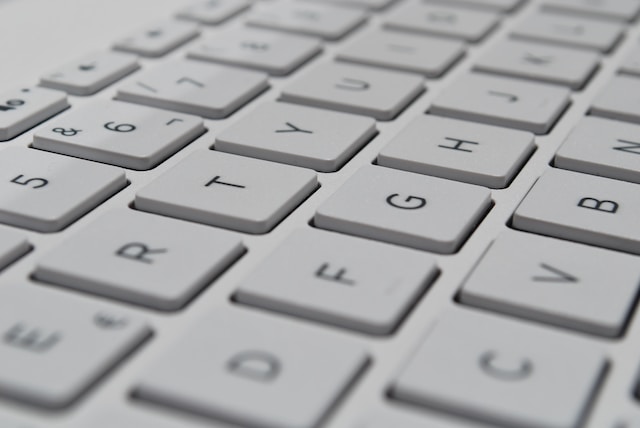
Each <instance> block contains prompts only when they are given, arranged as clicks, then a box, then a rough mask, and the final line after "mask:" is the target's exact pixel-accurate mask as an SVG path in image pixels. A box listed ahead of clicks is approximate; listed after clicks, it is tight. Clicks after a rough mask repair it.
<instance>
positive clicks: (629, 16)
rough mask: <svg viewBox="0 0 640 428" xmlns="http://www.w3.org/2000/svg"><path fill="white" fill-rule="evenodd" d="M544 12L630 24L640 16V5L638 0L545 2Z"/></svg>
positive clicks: (554, 0)
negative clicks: (627, 22)
mask: <svg viewBox="0 0 640 428" xmlns="http://www.w3.org/2000/svg"><path fill="white" fill-rule="evenodd" d="M542 10H544V11H548V12H553V13H566V14H571V15H582V16H585V17H587V18H596V19H613V20H616V21H629V22H630V21H633V20H635V19H636V18H637V17H638V14H640V3H639V2H638V0H545V2H544V4H543V5H542Z"/></svg>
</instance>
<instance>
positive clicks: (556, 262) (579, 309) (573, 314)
mask: <svg viewBox="0 0 640 428" xmlns="http://www.w3.org/2000/svg"><path fill="white" fill-rule="evenodd" d="M612 278H615V287H612V286H611V281H612ZM638 278H640V267H639V266H638V258H637V257H633V256H629V255H626V254H620V253H616V252H613V251H608V250H601V249H599V248H594V247H588V246H585V245H578V244H573V243H570V242H566V241H560V240H555V239H550V238H545V237H541V236H536V235H527V234H523V233H518V232H513V231H508V232H505V233H503V234H502V235H500V237H499V238H498V239H497V240H496V241H495V242H494V243H493V244H492V245H491V247H490V248H489V251H488V252H487V253H486V254H485V255H484V257H483V258H482V260H481V261H480V263H479V264H478V266H476V268H475V270H474V271H473V272H472V273H471V276H470V277H469V279H468V280H467V282H466V284H465V285H464V288H463V289H462V292H461V294H460V300H461V301H462V303H465V304H470V305H475V306H479V307H483V308H486V309H490V310H495V311H499V312H504V313H507V314H512V315H516V316H520V317H524V318H529V319H533V320H536V321H541V322H545V323H550V324H555V325H559V326H561V327H566V328H573V329H576V330H580V331H584V332H586V333H591V334H598V335H602V336H610V337H616V336H620V335H621V334H622V333H623V329H624V327H625V325H626V323H627V320H628V319H629V316H630V314H631V311H632V310H633V308H634V306H635V296H636V295H637V293H638V287H639V285H640V284H638ZM516 284H517V286H516Z"/></svg>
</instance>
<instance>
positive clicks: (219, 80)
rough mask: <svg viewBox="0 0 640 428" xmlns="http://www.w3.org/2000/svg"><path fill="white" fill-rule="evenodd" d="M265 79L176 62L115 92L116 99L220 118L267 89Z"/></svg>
mask: <svg viewBox="0 0 640 428" xmlns="http://www.w3.org/2000/svg"><path fill="white" fill-rule="evenodd" d="M268 86H269V84H268V82H267V76H266V75H264V74H262V73H258V72H255V71H245V70H239V69H237V68H231V67H226V66H221V65H213V64H204V63H201V62H197V61H176V62H173V63H169V64H165V65H163V66H162V67H160V68H156V69H155V70H153V71H150V72H147V73H146V74H143V75H141V76H139V77H138V79H137V80H135V81H133V82H132V83H129V84H128V85H126V86H124V87H122V88H120V89H119V90H118V95H117V96H116V97H117V98H118V99H120V100H123V101H130V102H134V103H139V104H145V105H149V106H152V107H159V108H164V109H167V110H175V111H180V112H182V113H188V114H195V115H197V116H203V117H206V118H210V119H219V118H222V117H225V116H228V115H229V114H231V113H233V112H234V111H235V110H237V109H238V108H240V107H242V105H244V104H245V103H247V102H249V101H250V100H251V99H252V98H254V97H255V96H257V95H258V94H259V93H261V92H262V91H264V90H265V89H267V87H268Z"/></svg>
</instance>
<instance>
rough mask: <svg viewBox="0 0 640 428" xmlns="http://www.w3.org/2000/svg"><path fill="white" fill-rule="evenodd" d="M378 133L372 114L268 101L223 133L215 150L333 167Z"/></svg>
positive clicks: (325, 168)
mask: <svg viewBox="0 0 640 428" xmlns="http://www.w3.org/2000/svg"><path fill="white" fill-rule="evenodd" d="M376 132H377V131H376V124H375V121H374V120H373V119H370V118H368V117H361V116H355V115H351V114H346V113H338V112H332V111H327V110H322V109H317V108H312V107H301V106H297V105H294V104H286V103H268V104H262V105H260V106H259V107H258V108H256V109H255V110H254V111H252V112H251V113H250V114H249V115H247V116H244V117H243V118H242V119H241V120H240V121H239V122H237V123H236V124H234V125H232V126H231V127H230V128H227V129H226V130H225V131H223V132H222V133H220V134H218V136H217V138H216V143H215V149H216V150H220V151H223V152H229V153H235V154H238V155H243V156H250V157H255V158H260V159H265V160H271V161H275V162H282V163H288V164H291V165H296V166H301V167H305V168H311V169H315V170H317V171H324V172H331V171H336V170H338V169H339V168H340V167H341V166H342V165H344V163H345V162H347V160H349V159H350V158H351V157H352V156H353V155H354V154H355V153H356V152H357V151H358V150H359V149H360V148H361V147H362V146H363V145H364V144H366V143H367V142H368V141H369V140H370V139H371V138H373V136H374V135H375V134H376Z"/></svg>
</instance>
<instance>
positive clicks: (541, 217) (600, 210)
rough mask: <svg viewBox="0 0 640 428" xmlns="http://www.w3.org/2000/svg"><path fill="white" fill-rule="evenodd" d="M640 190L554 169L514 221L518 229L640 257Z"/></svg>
mask: <svg viewBox="0 0 640 428" xmlns="http://www.w3.org/2000/svg"><path fill="white" fill-rule="evenodd" d="M638 192H640V186H638V185H637V184H631V183H626V182H623V181H617V180H611V179H608V178H602V177H595V176H592V175H586V174H578V173H575V172H569V171H563V170H556V169H550V170H548V171H547V172H546V173H545V174H544V175H543V176H542V177H540V179H539V180H538V181H537V183H536V184H535V185H534V186H533V188H532V189H531V191H529V193H528V194H527V196H526V197H525V199H524V200H523V201H522V203H521V204H520V206H519V207H518V209H517V210H516V212H515V214H514V216H513V225H514V227H516V228H518V229H522V230H527V231H530V232H536V233H541V234H543V235H550V236H556V237H558V238H564V239H569V240H572V241H577V242H583V243H585V244H591V245H599V246H602V247H607V248H612V249H614V250H621V251H628V252H630V253H635V254H640V229H638V227H637V223H638V216H637V213H638V212H640V198H638Z"/></svg>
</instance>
